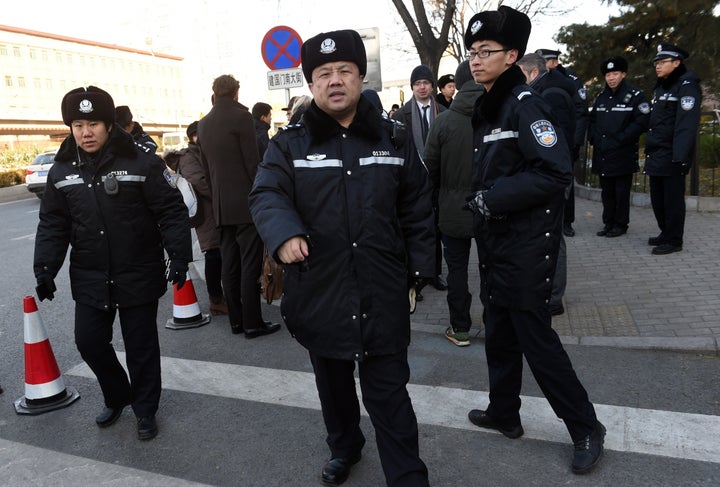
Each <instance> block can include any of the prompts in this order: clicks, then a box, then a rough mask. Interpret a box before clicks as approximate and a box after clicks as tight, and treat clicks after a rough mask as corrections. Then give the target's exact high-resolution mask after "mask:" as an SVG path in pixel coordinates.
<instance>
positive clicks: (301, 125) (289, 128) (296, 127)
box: [278, 123, 305, 130]
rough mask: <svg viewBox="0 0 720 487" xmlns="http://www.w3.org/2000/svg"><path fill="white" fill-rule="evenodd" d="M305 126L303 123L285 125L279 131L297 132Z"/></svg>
mask: <svg viewBox="0 0 720 487" xmlns="http://www.w3.org/2000/svg"><path fill="white" fill-rule="evenodd" d="M304 126H305V125H303V124H302V123H294V124H292V125H290V124H288V125H283V126H282V127H280V128H279V129H278V130H297V129H300V128H303V127H304Z"/></svg>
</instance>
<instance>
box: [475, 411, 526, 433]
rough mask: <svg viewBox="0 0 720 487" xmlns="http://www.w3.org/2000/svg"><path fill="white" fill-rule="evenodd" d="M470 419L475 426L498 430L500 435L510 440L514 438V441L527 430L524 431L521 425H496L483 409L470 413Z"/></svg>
mask: <svg viewBox="0 0 720 487" xmlns="http://www.w3.org/2000/svg"><path fill="white" fill-rule="evenodd" d="M468 419H469V420H470V422H471V423H472V424H474V425H475V426H480V427H481V428H488V429H493V430H498V431H499V432H500V433H502V434H504V435H505V436H507V437H508V438H512V439H513V440H514V439H515V438H520V437H521V436H522V435H523V434H525V430H523V427H522V425H521V424H518V425H515V426H502V425H501V424H498V423H496V422H495V420H494V419H492V418H491V417H490V415H489V414H488V413H487V411H483V410H482V409H473V410H472V411H470V412H469V413H468Z"/></svg>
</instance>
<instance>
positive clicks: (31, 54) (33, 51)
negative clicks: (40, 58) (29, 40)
mask: <svg viewBox="0 0 720 487" xmlns="http://www.w3.org/2000/svg"><path fill="white" fill-rule="evenodd" d="M30 59H37V51H36V50H35V49H30Z"/></svg>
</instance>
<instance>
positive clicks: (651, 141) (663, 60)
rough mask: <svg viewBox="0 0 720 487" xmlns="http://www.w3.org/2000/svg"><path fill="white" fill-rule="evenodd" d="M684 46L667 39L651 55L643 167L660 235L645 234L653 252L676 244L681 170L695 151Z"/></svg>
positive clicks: (696, 93)
mask: <svg viewBox="0 0 720 487" xmlns="http://www.w3.org/2000/svg"><path fill="white" fill-rule="evenodd" d="M688 57H689V54H688V52H687V51H685V50H684V49H682V48H680V47H678V46H676V45H673V44H668V43H662V44H660V45H659V46H658V49H657V55H656V56H655V57H654V58H653V64H654V65H655V74H657V83H656V85H655V92H654V94H653V100H652V113H651V114H650V128H649V130H648V134H647V139H646V144H645V169H644V172H645V174H647V175H648V176H650V202H651V204H652V207H653V212H654V213H655V220H657V224H658V227H660V235H658V236H656V237H650V239H648V244H649V245H652V246H653V247H654V248H653V250H652V253H653V254H654V255H665V254H671V253H673V252H679V251H680V250H682V245H683V234H684V230H685V175H686V174H687V173H688V172H690V167H691V166H692V163H693V160H694V157H695V141H696V140H697V130H698V124H699V123H700V106H701V105H702V91H701V89H700V79H699V78H698V77H697V75H696V74H695V73H693V72H692V71H689V70H688V69H687V68H686V67H685V64H684V63H683V61H684V60H685V59H687V58H688Z"/></svg>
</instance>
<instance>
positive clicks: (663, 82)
mask: <svg viewBox="0 0 720 487" xmlns="http://www.w3.org/2000/svg"><path fill="white" fill-rule="evenodd" d="M685 73H687V68H686V67H685V65H684V64H683V63H680V66H678V67H677V68H675V69H674V70H673V72H672V73H670V74H669V75H668V77H667V78H658V80H657V84H656V85H655V88H657V87H658V86H661V87H662V88H663V89H666V90H667V89H668V88H670V87H671V86H672V85H674V84H675V82H676V81H677V80H678V79H680V76H682V75H683V74H685Z"/></svg>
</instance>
